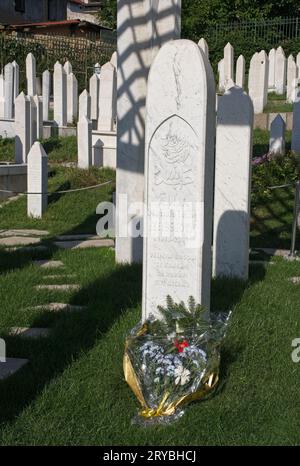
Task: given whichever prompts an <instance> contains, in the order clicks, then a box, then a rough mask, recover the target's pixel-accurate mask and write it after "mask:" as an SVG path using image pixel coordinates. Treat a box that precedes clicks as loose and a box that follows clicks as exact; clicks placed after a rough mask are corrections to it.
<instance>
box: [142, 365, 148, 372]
mask: <svg viewBox="0 0 300 466" xmlns="http://www.w3.org/2000/svg"><path fill="white" fill-rule="evenodd" d="M146 368H147V366H146V364H142V371H143V372H145V371H146Z"/></svg>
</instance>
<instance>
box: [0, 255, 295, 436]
mask: <svg viewBox="0 0 300 466" xmlns="http://www.w3.org/2000/svg"><path fill="white" fill-rule="evenodd" d="M52 257H54V258H57V259H58V258H59V259H62V260H63V261H64V262H65V264H66V271H67V273H72V272H73V273H77V275H78V280H76V281H77V282H78V281H79V283H81V284H82V286H83V289H82V291H80V292H79V293H75V294H73V295H71V296H69V297H68V296H64V298H66V299H68V300H69V301H70V302H72V303H77V304H83V303H85V304H88V306H89V307H88V310H87V311H82V312H79V313H76V314H67V313H65V314H63V315H62V314H56V315H48V316H47V315H42V313H41V312H37V311H32V310H27V311H24V308H28V307H29V308H30V306H33V305H36V304H42V303H43V302H45V303H46V302H48V300H49V299H51V300H59V299H61V298H60V296H58V294H57V293H53V294H51V295H48V294H47V293H43V294H41V295H37V293H33V286H34V285H36V284H37V283H40V282H41V280H42V274H41V271H40V269H38V268H37V267H36V266H33V265H31V264H30V260H29V258H28V257H27V258H26V256H25V255H24V254H23V255H20V254H18V253H13V260H8V259H7V254H5V253H3V252H2V253H1V262H0V263H1V270H2V271H3V273H2V274H1V277H0V285H1V286H0V290H1V303H2V312H1V316H0V318H1V326H2V328H4V327H9V326H16V325H32V326H37V325H47V326H50V327H51V328H52V329H53V333H52V335H51V337H50V338H48V339H47V340H46V341H43V340H41V341H33V342H30V341H23V342H21V341H19V340H18V339H17V338H16V337H7V336H6V333H5V331H3V332H2V336H4V337H5V338H6V341H7V349H8V355H9V356H12V355H13V356H19V357H27V358H29V359H30V364H29V365H28V366H27V367H25V368H23V369H22V371H20V372H19V373H18V374H16V375H15V376H13V377H11V378H10V379H8V380H7V381H4V382H1V383H0V418H1V421H2V424H0V443H1V444H2V445H12V444H13V445H21V444H23V445H24V444H25V445H211V444H215V445H240V444H247V445H249V444H257V445H269V444H288V445H293V444H299V443H300V441H299V440H300V439H299V432H298V417H299V414H300V412H299V411H300V409H299V408H298V403H297V399H298V392H299V383H300V371H299V367H298V366H297V364H295V363H293V362H292V360H291V349H292V348H291V342H292V340H293V339H294V338H296V337H299V335H300V321H299V318H298V314H299V291H298V288H297V286H295V285H293V284H291V283H289V282H288V281H287V280H286V279H287V277H291V276H295V275H299V274H300V264H299V263H297V262H294V263H288V262H285V261H283V260H281V259H275V261H276V265H273V266H272V265H270V266H268V268H267V269H266V270H264V269H262V268H260V267H258V268H257V267H256V268H255V269H254V268H252V269H251V279H250V282H249V284H248V286H247V287H246V288H244V286H243V285H242V284H240V283H239V282H234V281H224V280H222V281H217V282H214V283H213V289H212V299H213V309H226V308H233V309H234V311H233V316H232V322H231V325H230V328H229V332H228V335H227V338H226V341H225V344H224V346H223V349H222V363H221V382H220V385H219V387H218V389H217V391H216V392H215V393H214V395H213V396H211V397H210V398H209V399H208V400H206V401H202V402H197V403H194V404H192V405H191V406H189V407H188V408H187V410H186V414H185V416H184V417H183V418H182V419H181V420H180V421H178V422H177V423H176V424H174V425H171V426H169V427H153V428H149V429H147V430H145V429H143V428H139V427H137V426H133V425H131V419H132V417H133V416H134V414H135V413H136V412H137V409H138V403H137V401H136V399H135V398H134V396H133V394H132V393H131V391H130V389H129V388H128V387H127V385H126V384H125V382H124V378H123V373H122V356H123V350H124V339H125V336H126V334H127V332H128V330H129V329H130V328H131V327H132V326H133V325H134V324H135V323H136V322H137V320H138V318H139V316H140V313H141V309H140V297H141V269H140V267H138V266H131V267H129V266H116V265H115V264H114V253H113V251H110V250H101V251H96V250H87V251H79V250H78V251H64V252H61V251H60V252H54V253H52ZM4 272H5V273H4ZM43 274H44V272H43ZM45 274H46V273H45ZM9 296H10V297H12V298H9Z"/></svg>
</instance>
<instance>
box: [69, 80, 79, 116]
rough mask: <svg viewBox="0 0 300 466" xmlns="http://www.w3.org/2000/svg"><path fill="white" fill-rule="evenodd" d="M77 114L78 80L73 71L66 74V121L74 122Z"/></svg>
mask: <svg viewBox="0 0 300 466" xmlns="http://www.w3.org/2000/svg"><path fill="white" fill-rule="evenodd" d="M77 115H78V82H77V79H76V76H75V74H74V73H72V72H71V73H69V74H68V75H67V122H68V123H74V121H75V120H76V119H77Z"/></svg>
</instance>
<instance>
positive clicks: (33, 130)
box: [28, 95, 38, 148]
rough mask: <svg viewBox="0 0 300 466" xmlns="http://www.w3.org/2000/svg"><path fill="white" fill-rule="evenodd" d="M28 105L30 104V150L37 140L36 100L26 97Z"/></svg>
mask: <svg viewBox="0 0 300 466" xmlns="http://www.w3.org/2000/svg"><path fill="white" fill-rule="evenodd" d="M28 100H29V104H30V148H31V147H32V146H33V144H34V143H35V142H36V140H37V126H38V120H37V112H38V110H37V105H36V99H35V98H34V97H31V96H30V95H29V96H28Z"/></svg>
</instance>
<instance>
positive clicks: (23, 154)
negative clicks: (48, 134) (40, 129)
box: [15, 92, 31, 163]
mask: <svg viewBox="0 0 300 466" xmlns="http://www.w3.org/2000/svg"><path fill="white" fill-rule="evenodd" d="M15 112H16V116H15V133H16V136H15V162H16V163H26V161H27V155H28V152H29V150H30V135H31V120H30V101H29V98H27V97H26V96H25V94H24V92H21V94H19V95H18V97H17V98H16V100H15Z"/></svg>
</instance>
